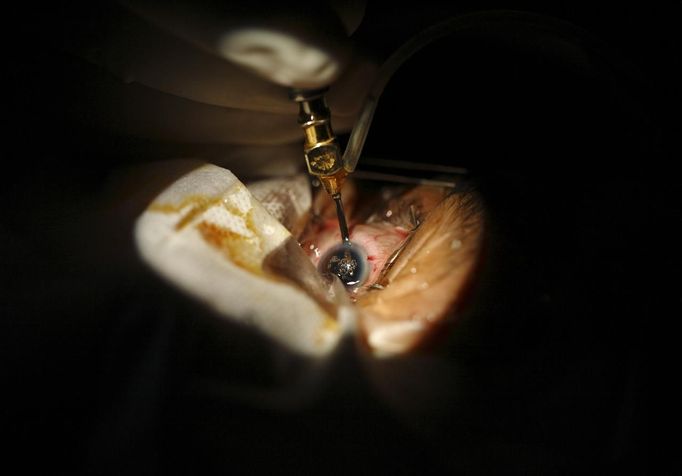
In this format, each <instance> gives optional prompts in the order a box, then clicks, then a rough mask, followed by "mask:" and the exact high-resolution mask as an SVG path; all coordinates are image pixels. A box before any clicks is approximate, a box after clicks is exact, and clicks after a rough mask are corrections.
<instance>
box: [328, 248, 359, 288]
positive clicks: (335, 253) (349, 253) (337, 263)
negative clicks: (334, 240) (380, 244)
mask: <svg viewBox="0 0 682 476" xmlns="http://www.w3.org/2000/svg"><path fill="white" fill-rule="evenodd" d="M317 269H318V271H319V272H320V273H322V274H328V273H331V274H333V275H336V276H338V277H339V279H340V280H341V282H342V283H343V284H344V285H345V286H346V287H347V288H356V287H358V286H360V285H362V283H364V282H365V280H367V276H368V275H369V266H368V263H367V253H365V250H364V249H362V247H360V246H358V245H354V244H351V243H341V244H338V245H336V246H333V247H331V248H330V249H329V250H328V251H327V252H326V253H325V254H324V256H322V258H320V262H319V264H318V266H317Z"/></svg>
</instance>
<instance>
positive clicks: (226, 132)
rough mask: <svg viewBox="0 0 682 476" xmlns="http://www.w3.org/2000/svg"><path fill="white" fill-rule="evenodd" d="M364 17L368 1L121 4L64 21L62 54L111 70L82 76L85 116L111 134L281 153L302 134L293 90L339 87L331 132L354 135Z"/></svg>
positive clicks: (365, 69) (367, 78) (368, 71)
mask: <svg viewBox="0 0 682 476" xmlns="http://www.w3.org/2000/svg"><path fill="white" fill-rule="evenodd" d="M339 3H340V2H339ZM90 8H92V7H90ZM363 13H364V4H363V2H345V3H344V5H343V7H335V6H334V5H333V2H329V3H326V2H310V3H308V2H303V4H302V3H301V2H295V3H294V4H292V5H290V6H286V7H285V6H280V5H278V4H277V5H276V4H269V3H267V2H266V3H265V4H261V3H260V2H252V3H246V2H237V4H234V3H233V2H217V1H206V0H204V1H188V0H182V1H177V2H154V1H121V2H115V3H113V4H111V5H109V6H108V7H107V8H106V9H101V8H100V7H98V10H97V11H96V12H95V11H94V9H93V12H91V15H89V17H88V16H87V15H86V18H85V20H82V19H79V20H73V21H72V22H71V23H69V22H67V23H66V25H65V26H64V31H63V32H62V33H63V35H61V36H62V37H63V38H64V40H63V45H62V47H63V49H66V51H68V52H69V53H71V54H74V55H76V56H77V57H79V58H80V59H85V60H86V61H87V63H88V64H90V65H95V66H96V67H97V68H96V69H97V71H99V72H100V73H101V69H102V68H103V69H104V70H105V71H106V73H107V74H106V75H101V76H100V77H97V78H95V79H93V78H89V77H86V78H85V82H86V83H87V84H88V87H89V88H91V90H92V91H91V92H89V93H88V94H89V96H90V100H89V101H90V102H89V103H88V107H89V108H90V110H88V112H87V115H88V117H89V118H92V119H93V120H94V122H95V123H101V124H102V125H103V126H104V128H105V129H108V130H110V131H111V132H114V133H118V134H126V135H134V136H139V137H144V138H149V139H153V140H163V141H172V142H177V143H200V144H230V145H258V146H263V145H281V144H287V143H292V142H297V141H299V140H300V139H301V137H302V136H301V131H300V128H299V126H298V124H297V123H296V114H297V106H296V105H295V104H294V103H293V102H292V101H290V100H289V98H288V89H289V88H291V87H299V88H318V87H323V86H331V88H330V91H329V93H328V95H327V100H328V103H329V105H330V108H331V110H332V113H333V124H334V127H335V129H336V130H337V132H344V131H348V130H349V129H350V128H351V127H352V125H353V122H354V118H355V115H356V114H357V112H358V111H359V109H360V106H361V104H362V101H363V99H364V95H365V92H366V91H367V89H368V87H369V84H370V82H371V79H372V77H373V74H374V72H375V69H376V68H375V66H374V65H373V64H372V63H371V62H370V61H369V60H366V59H363V58H360V57H358V56H357V55H355V54H354V51H353V46H352V44H351V40H350V35H351V33H352V32H353V31H354V30H355V29H356V28H357V26H358V25H359V24H360V22H361V20H362V16H363ZM78 18H82V16H79V17H78ZM67 30H68V31H67ZM112 75H113V76H112ZM78 80H79V79H78V78H76V81H78Z"/></svg>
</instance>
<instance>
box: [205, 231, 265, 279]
mask: <svg viewBox="0 0 682 476" xmlns="http://www.w3.org/2000/svg"><path fill="white" fill-rule="evenodd" d="M197 229H198V230H199V233H201V236H202V237H203V238H204V240H206V242H207V243H208V244H209V245H211V246H213V247H214V248H217V249H218V250H220V251H221V252H222V253H223V254H224V255H225V257H226V258H227V259H229V260H230V261H232V262H233V263H234V264H236V265H237V266H240V267H242V268H244V269H246V270H248V271H251V272H252V273H255V274H263V267H262V262H263V256H262V255H263V251H262V248H261V240H260V238H259V237H258V236H257V235H255V234H254V235H253V236H244V235H240V234H238V233H235V232H233V231H231V230H228V229H227V228H223V227H221V226H219V225H216V224H215V223H210V222H207V221H202V222H200V223H199V224H198V225H197Z"/></svg>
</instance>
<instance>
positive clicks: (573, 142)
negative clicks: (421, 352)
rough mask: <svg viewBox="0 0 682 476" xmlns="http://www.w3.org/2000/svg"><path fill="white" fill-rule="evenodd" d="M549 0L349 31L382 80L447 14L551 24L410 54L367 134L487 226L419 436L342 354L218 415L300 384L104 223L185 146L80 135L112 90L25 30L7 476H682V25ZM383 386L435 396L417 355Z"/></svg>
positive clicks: (112, 222)
mask: <svg viewBox="0 0 682 476" xmlns="http://www.w3.org/2000/svg"><path fill="white" fill-rule="evenodd" d="M544 3H546V2H542V3H540V4H539V5H538V3H537V2H459V3H458V5H457V6H456V7H452V6H446V5H441V4H437V3H436V4H431V3H428V2H427V3H423V2H421V3H420V4H419V5H412V6H410V7H398V6H391V8H386V7H381V6H378V5H376V4H373V3H370V5H369V6H368V10H367V14H366V18H365V21H364V22H363V25H362V26H361V27H360V30H359V31H358V32H357V33H356V35H355V37H356V39H357V41H358V43H359V44H361V45H363V47H364V48H365V49H366V50H367V52H368V54H372V55H376V56H377V57H380V58H381V57H385V56H386V55H387V54H388V53H390V52H391V51H393V50H394V49H395V48H396V47H397V46H398V45H400V44H402V42H403V41H404V40H405V39H407V38H409V37H410V36H411V35H412V34H413V33H415V32H417V31H419V30H421V29H422V28H424V27H426V26H428V25H431V24H433V23H435V22H438V21H441V20H442V19H444V18H446V16H448V15H451V14H455V13H457V14H461V13H467V12H473V11H479V10H491V9H494V10H499V9H513V10H525V11H530V12H533V13H534V14H535V15H536V16H532V15H531V16H527V15H519V14H518V13H509V12H507V13H496V14H490V15H488V16H485V17H481V21H480V22H479V23H478V25H480V26H474V27H472V28H470V29H468V30H466V31H462V32H459V33H457V34H454V35H452V37H450V38H449V39H446V40H444V41H440V42H438V43H435V44H434V45H432V46H431V47H429V48H428V49H426V50H424V51H423V52H422V53H420V54H419V55H417V56H415V57H414V58H413V60H411V61H410V62H409V63H407V64H406V65H405V67H404V68H402V69H401V71H399V72H398V73H397V74H396V76H395V78H394V80H392V81H391V83H390V84H389V86H388V87H387V89H386V91H385V94H384V96H383V97H382V100H381V103H380V107H379V109H378V110H377V115H376V118H375V121H374V123H373V126H372V130H371V132H370V135H369V138H368V142H367V147H366V151H367V153H368V154H371V155H374V156H380V157H382V156H383V157H396V156H397V157H404V158H410V159H412V160H415V159H417V160H425V161H429V162H444V163H448V164H452V165H458V166H465V167H468V168H469V169H470V170H471V181H472V183H474V184H475V185H476V186H477V188H478V189H479V191H480V193H481V195H482V197H483V200H484V202H485V204H486V207H487V211H488V238H487V241H486V247H485V265H484V266H483V268H482V270H481V275H480V276H481V278H480V280H479V286H478V288H477V292H476V295H475V299H474V301H473V303H474V304H472V306H471V307H470V308H469V311H468V313H467V315H466V319H464V320H463V324H462V326H461V327H460V328H459V329H458V330H457V332H456V333H455V334H454V335H453V336H452V337H451V339H450V340H449V341H448V342H447V343H446V345H444V346H443V347H442V348H441V349H439V351H438V353H437V357H438V359H439V361H441V362H445V364H444V366H443V368H444V369H446V370H445V372H450V373H448V374H447V375H445V376H444V375H443V373H442V372H441V373H437V374H436V375H437V378H443V379H444V381H446V382H448V386H449V388H448V390H447V391H444V393H443V395H447V396H448V398H449V396H450V395H455V396H456V398H453V399H451V400H450V399H445V398H443V399H437V398H436V399H435V400H434V401H435V402H436V403H434V406H433V408H431V409H430V410H431V411H430V412H427V414H426V415H421V414H418V415H417V416H414V415H413V414H411V413H409V412H406V413H405V414H400V412H396V411H395V409H392V407H389V406H388V405H387V404H385V401H384V400H385V399H382V397H381V395H379V393H378V392H377V391H376V389H375V388H374V387H372V385H371V383H370V382H369V380H368V378H366V377H365V376H364V375H365V374H364V371H363V369H362V364H361V362H360V361H359V360H358V359H357V358H356V357H355V353H354V350H353V347H352V344H350V343H349V344H348V345H347V346H348V349H345V350H342V351H340V353H339V356H338V357H337V358H336V359H334V360H333V362H332V363H331V364H330V369H329V370H328V375H330V376H331V377H330V378H328V379H327V380H325V384H324V385H323V386H322V390H321V391H320V393H306V391H305V388H306V387H305V386H303V387H301V388H304V390H303V391H302V393H301V395H300V400H301V402H303V403H301V404H300V405H298V406H294V408H293V409H292V410H283V409H281V408H278V407H268V406H267V405H265V406H264V405H256V404H253V402H250V401H248V399H247V400H246V401H241V400H239V399H235V398H231V397H226V396H225V395H224V394H223V393H221V391H220V389H221V388H223V387H225V386H227V387H229V386H231V385H234V386H238V385H241V384H244V385H251V386H254V385H255V386H258V387H261V388H267V389H274V390H277V389H282V388H283V389H290V388H298V387H297V385H298V384H297V382H299V381H300V380H304V378H303V377H301V376H302V375H306V372H307V371H308V370H309V369H310V364H309V363H308V362H305V361H304V360H301V359H299V358H296V357H294V356H291V355H287V353H286V351H284V350H282V349H277V348H275V346H272V345H270V344H268V343H267V342H265V341H264V340H263V339H261V338H260V337H258V336H254V335H252V334H251V333H249V332H247V331H245V330H243V329H239V328H236V327H234V326H231V325H228V324H225V323H223V322H222V321H219V320H217V319H215V318H214V317H212V316H211V315H210V314H209V313H208V312H206V311H205V310H202V309H197V307H196V305H195V304H194V303H192V302H191V300H189V299H187V298H185V297H184V296H182V295H178V294H177V293H174V292H173V291H172V290H171V288H170V287H168V286H167V285H165V284H164V283H163V282H161V281H160V280H158V279H157V278H156V277H155V276H154V275H152V274H151V273H150V272H149V271H147V270H146V269H145V268H144V267H143V266H142V264H141V263H140V262H139V261H138V260H137V258H136V256H135V253H134V250H133V247H132V243H131V242H130V228H129V226H130V223H131V220H132V218H134V216H135V213H136V212H137V211H138V209H137V208H136V205H135V204H133V203H132V202H133V201H134V200H133V199H132V198H131V200H130V202H131V203H127V202H126V201H125V200H124V201H123V203H121V200H120V198H119V199H117V200H118V201H116V202H113V201H112V198H111V197H113V196H114V195H112V194H111V193H110V192H111V190H110V187H111V176H112V174H115V173H116V172H117V171H118V170H120V169H122V168H125V167H126V166H129V165H136V164H139V163H141V162H143V161H144V160H145V159H146V158H148V157H154V158H163V157H164V156H165V155H168V156H172V155H173V154H174V153H175V151H177V150H182V151H183V152H186V151H187V150H191V147H190V146H189V145H187V144H174V143H172V142H158V141H152V140H149V139H147V138H140V137H121V136H117V135H115V134H112V133H111V132H110V130H109V128H108V127H107V126H108V124H106V123H104V124H98V123H95V122H94V121H91V120H90V116H89V115H88V110H87V108H85V109H82V108H81V106H80V105H79V106H78V109H77V111H78V112H79V114H74V113H73V110H69V108H70V107H75V106H72V105H70V103H69V102H68V101H66V100H65V99H64V98H70V97H73V96H74V94H76V95H78V93H79V92H80V91H83V94H90V92H91V91H93V90H95V89H96V88H92V87H91V86H92V85H91V84H88V81H93V79H92V78H93V76H92V75H91V74H90V72H88V71H87V68H85V70H84V69H83V65H81V64H79V63H78V62H77V61H76V62H75V63H74V59H73V58H69V57H68V56H64V55H63V54H62V53H60V52H59V51H58V50H57V49H53V48H51V44H50V42H49V41H45V40H46V39H47V40H49V39H50V35H52V34H57V33H58V32H60V31H61V30H60V29H59V28H54V24H56V23H57V24H58V23H59V21H60V18H59V16H58V15H56V13H58V12H60V11H61V10H59V9H56V10H54V11H52V10H48V11H43V12H37V11H35V10H32V9H31V10H30V11H24V9H22V8H16V9H13V10H14V11H15V13H16V17H15V21H14V23H15V25H16V26H19V27H20V28H19V32H20V33H18V34H12V36H9V37H8V39H7V40H8V41H7V44H8V45H10V49H11V50H12V51H11V52H10V54H9V56H8V63H7V66H6V68H5V75H6V77H8V78H9V80H10V81H9V82H8V84H9V86H6V92H7V100H6V102H7V104H8V108H7V109H6V121H5V127H6V131H7V132H8V134H7V135H8V140H7V142H6V149H5V153H4V154H3V156H4V160H3V164H4V166H5V170H6V171H5V173H4V174H3V177H4V178H5V184H3V187H2V192H0V193H1V194H2V195H1V197H2V203H3V204H4V210H3V218H2V233H1V235H0V236H1V239H2V242H1V243H0V244H1V246H2V280H3V281H2V290H3V293H2V324H3V325H2V332H1V335H2V351H3V362H4V365H3V368H5V369H6V370H7V371H8V377H7V378H6V379H4V380H5V382H6V383H5V385H4V386H3V387H4V388H5V390H4V393H5V395H6V396H7V397H9V399H8V402H7V403H6V404H4V405H3V410H2V412H3V417H2V418H3V421H7V423H3V424H2V427H3V430H4V433H6V434H7V436H8V437H9V439H10V440H11V441H12V442H14V444H13V445H12V446H10V451H9V454H10V456H11V457H12V456H14V457H16V458H17V460H18V461H19V462H20V463H21V465H22V466H21V467H23V468H24V469H25V470H27V472H28V470H31V469H38V468H40V469H44V470H45V469H46V470H50V471H51V472H53V473H68V474H78V473H83V474H137V473H140V474H153V473H160V474H167V473H176V472H177V473H184V474H195V473H199V472H208V473H213V472H221V473H224V472H226V471H233V470H239V471H243V472H246V471H247V470H248V471H249V472H262V471H263V472H264V471H266V470H269V469H270V468H271V467H272V466H273V465H275V466H278V467H279V468H280V469H281V470H285V469H288V468H292V469H294V470H297V471H299V472H315V473H318V472H323V471H330V472H332V473H341V472H348V471H360V472H363V473H364V472H367V473H369V472H375V473H376V472H377V471H381V472H382V473H395V472H398V473H400V472H402V473H414V472H417V471H419V472H437V473H442V472H454V471H460V472H463V473H464V474H472V473H473V474H500V473H502V474H505V473H512V474H514V473H524V474H529V473H530V474H533V473H537V474H566V473H569V474H572V473H579V474H586V473H587V474H590V473H603V472H616V471H619V472H620V471H626V472H627V471H630V470H633V469H634V470H635V471H636V472H639V473H644V474H675V473H677V472H679V470H680V460H679V454H678V452H677V451H676V438H675V437H674V435H675V429H676V428H677V427H678V426H677V424H678V423H679V421H678V417H679V410H678V407H677V405H678V401H679V400H678V397H679V394H678V393H677V391H676V390H674V389H675V388H676V387H677V385H676V380H677V379H676V375H677V374H678V373H679V371H678V369H677V362H678V361H679V359H678V358H677V353H676V349H677V348H678V343H677V338H676V336H677V334H676V332H675V331H676V330H677V327H678V326H677V325H676V324H677V322H676V321H677V320H678V319H679V316H680V315H682V313H681V312H680V311H681V309H680V307H681V306H680V304H681V302H680V292H679V289H678V286H677V285H678V283H679V277H678V274H679V273H678V269H679V265H680V263H681V260H680V251H679V243H680V232H679V228H680V226H679V225H680V220H681V219H682V210H681V209H680V203H681V202H680V187H679V179H678V175H677V174H676V173H674V169H675V168H676V167H675V165H676V162H677V160H679V157H681V156H682V151H681V150H680V147H679V139H680V130H681V129H680V126H681V124H680V114H679V111H680V105H681V104H680V92H679V84H681V83H682V78H681V77H680V75H679V72H678V69H679V65H680V53H681V51H680V41H679V31H680V5H679V3H674V2H671V3H669V4H662V3H661V4H653V3H652V2H637V3H634V4H631V5H622V4H620V5H615V4H614V5H609V4H600V5H595V3H596V2H571V3H570V4H567V6H565V7H564V6H557V5H555V6H547V5H544ZM26 10H29V9H26ZM77 11H78V10H77V9H75V8H73V9H72V10H69V11H68V13H69V14H70V15H75V14H77V13H75V12H77ZM89 11H92V7H89V8H88V9H84V10H83V15H84V16H83V19H82V20H83V22H88V21H89V20H90V18H88V17H87V16H86V15H85V13H87V12H89ZM537 15H540V16H537ZM545 16H549V17H552V18H546V17H545ZM71 19H72V18H71ZM557 19H558V20H557ZM5 35H9V32H6V33H5ZM55 43H58V41H56V42H55ZM566 44H568V45H574V46H576V47H577V51H579V52H581V53H580V54H575V51H576V50H572V49H570V48H568V49H566V48H565V46H562V45H566ZM54 78H57V79H54ZM64 78H68V81H66V80H64ZM55 91H57V92H59V91H62V92H63V94H56V93H55ZM98 99H99V98H97V97H96V96H95V97H89V98H88V101H94V102H96V101H98ZM88 101H85V104H87V103H88ZM292 120H293V119H292ZM117 192H120V190H117ZM115 196H116V197H120V193H118V194H117V195H115ZM273 362H277V363H278V365H279V367H277V369H276V370H273V366H274V364H273ZM439 365H440V364H439ZM388 367H390V368H388V369H383V370H379V371H380V372H381V371H385V372H387V373H390V374H392V375H399V376H402V377H399V378H398V379H397V381H398V382H402V386H398V387H396V388H395V389H394V391H395V392H406V393H407V394H409V387H410V385H416V384H418V383H420V382H423V381H422V380H420V379H419V378H416V379H414V378H413V375H412V373H410V369H412V368H414V365H413V364H412V363H410V362H409V359H408V361H399V362H395V363H392V364H388ZM417 368H419V365H417ZM452 369H456V372H455V370H452ZM453 373H456V375H454V374H453ZM401 378H402V380H401ZM292 382H294V383H292ZM216 388H217V389H218V390H216ZM453 388H454V389H455V390H454V391H453ZM438 389H439V386H438V385H434V387H433V390H432V392H439V391H440V390H438ZM671 434H672V435H673V436H668V435H671ZM12 459H13V458H12Z"/></svg>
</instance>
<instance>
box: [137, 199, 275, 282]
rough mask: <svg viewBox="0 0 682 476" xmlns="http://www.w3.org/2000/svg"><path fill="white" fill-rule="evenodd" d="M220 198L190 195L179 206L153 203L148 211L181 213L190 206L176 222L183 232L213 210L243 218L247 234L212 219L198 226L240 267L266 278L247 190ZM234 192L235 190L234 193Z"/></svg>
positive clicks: (197, 225) (261, 251)
mask: <svg viewBox="0 0 682 476" xmlns="http://www.w3.org/2000/svg"><path fill="white" fill-rule="evenodd" d="M234 188H235V187H232V188H231V189H230V190H228V191H227V192H226V193H225V194H224V195H222V196H219V197H206V196H203V195H188V196H187V197H185V198H183V199H182V200H181V201H180V202H178V203H173V204H171V203H158V202H154V203H152V204H151V205H150V206H149V208H148V210H149V211H153V212H159V213H164V214H173V213H180V212H181V211H182V210H184V209H186V208H187V207H190V208H189V210H188V211H187V212H185V213H184V214H183V215H182V216H181V217H180V219H179V220H178V221H177V223H175V226H174V229H175V230H176V231H180V230H182V229H183V228H185V227H186V226H188V225H189V224H191V223H193V222H194V221H195V220H197V219H198V218H200V217H201V215H203V214H204V213H205V212H206V211H207V210H209V209H210V208H212V207H224V208H225V209H226V210H227V212H228V213H229V214H230V215H232V216H234V217H237V218H241V219H242V221H243V223H244V225H245V227H246V229H245V230H244V231H246V233H238V232H236V231H234V230H231V229H229V228H227V227H224V226H221V225H220V224H217V223H214V222H212V221H208V220H201V221H199V222H198V223H197V224H196V225H195V227H196V229H197V230H198V231H199V233H200V235H201V237H202V238H203V239H204V240H205V241H206V243H208V244H209V245H210V246H212V247H214V248H216V249H218V250H219V251H221V252H222V254H223V255H224V256H225V257H226V258H227V259H228V260H230V261H231V262H233V263H234V264H236V265H237V266H239V267H241V268H243V269H245V270H247V271H250V272H252V273H254V274H258V275H263V274H264V271H263V267H262V262H263V258H264V256H263V246H262V242H261V240H262V238H261V237H260V236H259V235H258V229H257V227H256V226H255V224H254V222H253V217H252V209H253V208H252V206H253V205H252V203H251V199H250V196H249V194H248V191H247V190H246V188H245V187H243V186H241V185H237V186H236V189H234ZM233 189H234V190H233Z"/></svg>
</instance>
